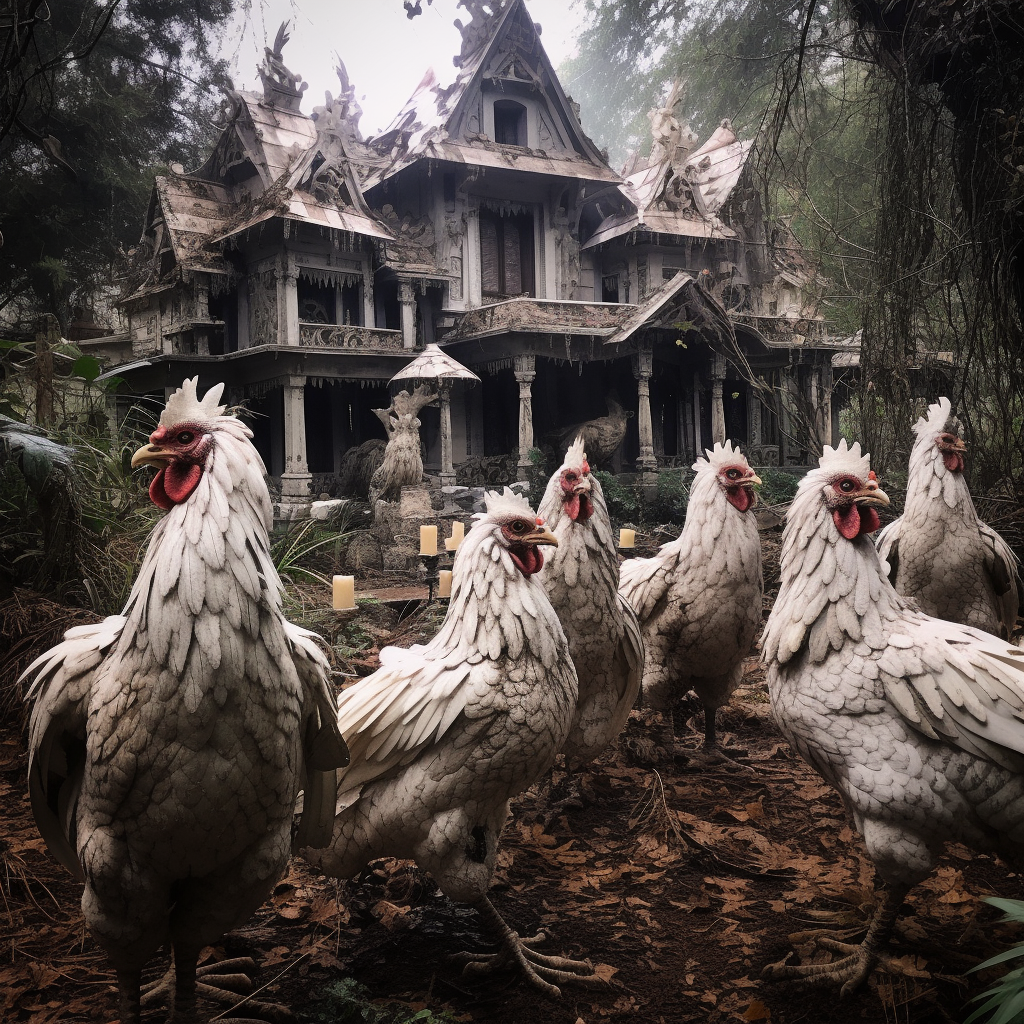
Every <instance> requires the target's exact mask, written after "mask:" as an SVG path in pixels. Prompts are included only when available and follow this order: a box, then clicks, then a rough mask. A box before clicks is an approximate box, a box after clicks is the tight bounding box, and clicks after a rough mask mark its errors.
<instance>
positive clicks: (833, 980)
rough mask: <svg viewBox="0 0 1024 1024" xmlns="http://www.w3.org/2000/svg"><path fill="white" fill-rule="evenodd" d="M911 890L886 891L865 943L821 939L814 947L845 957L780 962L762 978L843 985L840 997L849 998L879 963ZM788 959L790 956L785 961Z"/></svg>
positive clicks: (898, 887) (903, 887) (896, 888)
mask: <svg viewBox="0 0 1024 1024" xmlns="http://www.w3.org/2000/svg"><path fill="white" fill-rule="evenodd" d="M907 889H908V887H906V886H896V887H890V888H887V889H886V890H885V892H884V894H883V896H882V902H881V903H880V904H879V905H878V908H877V910H875V913H874V915H873V916H872V918H871V922H870V924H869V925H868V930H867V934H866V935H865V936H864V939H863V941H862V942H860V943H859V944H857V945H853V944H851V943H848V942H840V941H839V940H838V939H832V938H828V937H826V936H822V937H821V938H818V939H816V940H815V944H816V945H818V946H819V947H820V948H822V949H826V950H828V951H829V952H832V953H842V954H845V955H843V956H842V957H840V959H838V960H833V961H832V962H831V963H827V964H801V965H800V966H796V965H791V964H787V963H786V961H785V960H780V961H779V962H778V963H777V964H769V965H768V966H767V967H765V969H764V970H763V971H762V972H761V974H762V977H764V978H767V979H768V980H770V981H786V980H793V981H799V982H801V983H802V984H804V985H835V984H837V983H839V984H842V988H841V989H840V992H839V994H840V996H841V997H844V998H845V997H846V996H848V995H851V994H852V993H853V992H855V991H856V990H857V989H858V988H860V986H861V985H862V984H863V983H864V981H865V980H866V979H867V977H868V975H869V974H870V973H871V971H872V970H873V969H874V966H875V964H876V963H878V960H879V957H880V955H881V951H882V949H883V948H884V947H885V945H886V943H887V942H888V941H889V937H890V936H891V935H892V930H893V926H894V925H895V924H896V916H897V914H898V913H899V909H900V907H901V906H902V905H903V897H904V896H906V894H907ZM786 959H788V957H787V958H786Z"/></svg>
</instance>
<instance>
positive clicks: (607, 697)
mask: <svg viewBox="0 0 1024 1024" xmlns="http://www.w3.org/2000/svg"><path fill="white" fill-rule="evenodd" d="M538 512H539V513H540V515H541V517H542V518H543V519H544V521H545V522H546V523H547V524H548V529H550V530H551V532H552V533H553V534H554V535H555V537H556V538H557V539H558V547H557V548H555V550H554V552H553V553H552V555H551V557H550V558H548V559H547V560H546V561H545V563H544V567H543V569H542V570H541V571H540V573H539V574H538V578H539V579H540V581H541V583H542V584H543V585H544V589H545V591H547V595H548V598H549V599H550V601H551V605H552V607H553V608H554V609H555V612H556V613H557V614H558V617H559V620H560V621H561V623H562V628H563V629H564V630H565V635H566V637H567V639H568V641H569V653H570V654H571V655H572V661H573V664H574V665H575V667H576V676H577V679H578V682H579V698H578V701H577V704H576V712H575V714H574V716H573V722H572V728H571V729H570V731H569V735H568V737H567V738H566V740H565V743H564V744H563V746H562V752H563V753H564V754H565V757H566V764H567V767H568V768H569V770H570V771H572V770H573V769H574V768H580V767H582V766H584V765H587V764H589V763H590V762H591V761H593V760H594V758H595V757H597V756H598V755H599V754H600V753H601V752H602V751H603V750H604V749H605V748H606V747H607V746H608V745H609V744H611V743H613V742H614V741H615V738H616V737H617V736H618V735H619V733H620V732H621V731H622V727H623V726H624V725H625V724H626V719H627V718H628V717H629V712H630V709H631V708H632V707H633V704H634V702H635V701H636V698H637V694H638V693H639V690H640V675H641V673H642V671H643V663H644V654H643V640H642V639H641V636H640V624H639V623H638V622H637V618H636V614H635V613H634V611H633V609H632V608H630V606H629V605H628V604H627V603H626V601H625V600H624V599H623V598H622V597H620V596H619V593H618V586H619V559H618V555H617V553H616V548H615V538H614V536H613V535H612V524H611V519H610V518H609V516H608V506H607V505H606V504H605V500H604V492H603V491H602V490H601V483H600V481H599V480H598V479H597V478H596V477H594V476H592V475H591V473H590V465H589V464H588V462H587V456H586V453H585V452H584V450H583V438H582V436H581V437H578V438H577V439H576V442H575V444H573V445H572V447H571V448H569V450H568V451H567V452H566V453H565V461H564V462H563V463H562V465H561V467H560V468H559V469H557V470H556V471H555V473H554V475H553V476H552V477H551V479H550V480H549V481H548V485H547V489H546V490H545V491H544V497H543V499H542V500H541V503H540V508H539V509H538Z"/></svg>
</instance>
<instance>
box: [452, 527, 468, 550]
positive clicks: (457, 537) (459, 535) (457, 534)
mask: <svg viewBox="0 0 1024 1024" xmlns="http://www.w3.org/2000/svg"><path fill="white" fill-rule="evenodd" d="M465 539H466V527H465V524H464V523H461V522H458V521H456V522H454V523H452V540H453V541H455V546H456V547H458V546H459V545H460V544H461V543H462V542H463V541H464V540H465Z"/></svg>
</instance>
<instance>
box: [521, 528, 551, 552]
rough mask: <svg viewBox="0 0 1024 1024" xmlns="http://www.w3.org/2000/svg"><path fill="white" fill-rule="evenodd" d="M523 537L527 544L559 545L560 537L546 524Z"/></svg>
mask: <svg viewBox="0 0 1024 1024" xmlns="http://www.w3.org/2000/svg"><path fill="white" fill-rule="evenodd" d="M521 539H522V540H523V541H524V542H525V543H527V544H551V545H553V546H554V547H556V548H557V547H558V538H557V537H556V536H555V535H554V534H553V533H552V532H551V531H550V530H549V529H548V528H547V527H546V526H540V527H538V528H537V529H536V530H534V531H533V533H528V534H526V536H525V537H523V538H521Z"/></svg>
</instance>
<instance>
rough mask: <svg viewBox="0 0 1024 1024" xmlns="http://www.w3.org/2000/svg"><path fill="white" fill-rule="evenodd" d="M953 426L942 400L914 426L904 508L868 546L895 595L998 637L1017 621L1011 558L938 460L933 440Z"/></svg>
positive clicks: (959, 477) (956, 476) (955, 475)
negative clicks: (883, 567) (882, 563)
mask: <svg viewBox="0 0 1024 1024" xmlns="http://www.w3.org/2000/svg"><path fill="white" fill-rule="evenodd" d="M957 426H958V424H957V423H956V422H955V420H953V419H952V417H951V416H950V403H949V399H948V398H940V399H939V401H938V402H936V403H935V404H934V405H932V406H929V408H928V413H927V415H926V416H923V417H921V419H920V420H918V422H917V423H916V424H915V425H914V431H915V433H916V434H917V440H916V441H915V442H914V448H913V451H912V452H911V453H910V474H909V478H908V483H907V501H906V506H905V508H904V512H903V515H902V516H900V518H899V519H897V520H896V521H895V522H892V523H890V524H889V525H888V526H887V527H886V528H885V529H884V530H882V531H881V532H880V533H879V534H878V538H877V541H876V543H877V545H878V550H879V554H880V555H881V556H882V559H883V561H886V562H888V563H889V578H890V581H891V582H892V583H893V585H894V586H895V587H896V590H897V592H898V593H900V594H903V595H905V596H907V597H913V598H914V599H915V600H916V601H917V603H918V604H919V605H920V607H921V610H922V611H924V612H926V613H927V614H929V615H934V616H936V617H937V618H940V619H948V620H950V621H951V622H961V623H964V624H965V625H968V626H976V627H977V628H978V629H983V630H985V631H986V632H989V633H993V634H995V635H996V636H1000V637H1002V638H1003V639H1006V638H1008V637H1009V636H1010V635H1011V634H1012V633H1013V627H1014V624H1015V623H1016V621H1017V599H1018V594H1017V588H1018V582H1017V571H1018V566H1017V557H1016V555H1014V553H1013V551H1012V550H1011V549H1010V547H1009V545H1008V544H1007V543H1006V542H1005V541H1004V540H1003V538H1002V537H1000V536H999V534H998V533H996V531H995V530H993V529H992V528H991V527H990V526H987V525H986V524H985V523H983V522H982V521H981V520H980V519H979V518H978V513H977V511H976V510H975V508H974V502H973V500H972V499H971V493H970V490H969V489H968V487H967V480H966V479H965V478H964V474H963V473H962V472H959V471H957V472H954V471H952V470H950V469H948V468H947V467H946V465H945V463H944V461H943V453H942V452H941V451H940V450H939V448H938V447H937V445H936V440H937V439H938V438H939V437H940V435H942V434H943V433H945V432H949V433H953V434H956V433H957Z"/></svg>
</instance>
